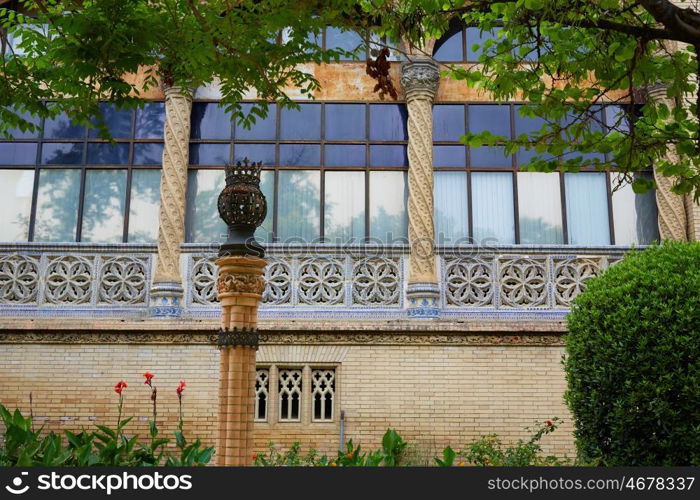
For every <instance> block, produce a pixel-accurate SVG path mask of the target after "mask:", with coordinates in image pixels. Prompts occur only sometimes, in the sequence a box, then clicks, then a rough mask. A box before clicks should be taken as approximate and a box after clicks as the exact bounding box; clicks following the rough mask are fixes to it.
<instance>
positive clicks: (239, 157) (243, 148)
mask: <svg viewBox="0 0 700 500" xmlns="http://www.w3.org/2000/svg"><path fill="white" fill-rule="evenodd" d="M233 152H234V158H233V161H234V162H239V161H243V160H245V159H246V158H248V160H250V161H252V162H259V161H260V162H262V164H263V165H275V164H276V163H277V162H275V145H274V144H236V145H235V146H234V150H233Z"/></svg>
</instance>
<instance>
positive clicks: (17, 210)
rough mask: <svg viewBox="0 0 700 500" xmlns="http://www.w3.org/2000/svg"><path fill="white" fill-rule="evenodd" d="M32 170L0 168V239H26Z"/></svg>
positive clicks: (32, 182) (32, 183)
mask: <svg viewBox="0 0 700 500" xmlns="http://www.w3.org/2000/svg"><path fill="white" fill-rule="evenodd" d="M33 186H34V171H33V170H0V214H2V217H0V241H27V239H28V238H29V214H30V212H31V208H32V187H33Z"/></svg>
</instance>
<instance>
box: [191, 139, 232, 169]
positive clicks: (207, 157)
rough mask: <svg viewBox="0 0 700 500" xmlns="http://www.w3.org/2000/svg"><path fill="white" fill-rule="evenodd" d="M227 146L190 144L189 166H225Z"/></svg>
mask: <svg viewBox="0 0 700 500" xmlns="http://www.w3.org/2000/svg"><path fill="white" fill-rule="evenodd" d="M229 149H230V146H229V145H228V144H190V165H226V164H228V162H229V156H228V155H229Z"/></svg>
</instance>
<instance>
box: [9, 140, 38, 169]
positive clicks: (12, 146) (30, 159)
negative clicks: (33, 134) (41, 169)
mask: <svg viewBox="0 0 700 500" xmlns="http://www.w3.org/2000/svg"><path fill="white" fill-rule="evenodd" d="M36 146H37V145H36V143H33V142H2V143H0V164H2V165H34V164H35V163H36Z"/></svg>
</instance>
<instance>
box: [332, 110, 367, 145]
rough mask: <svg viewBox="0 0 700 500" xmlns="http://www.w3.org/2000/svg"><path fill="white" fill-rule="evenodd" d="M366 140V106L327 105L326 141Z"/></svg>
mask: <svg viewBox="0 0 700 500" xmlns="http://www.w3.org/2000/svg"><path fill="white" fill-rule="evenodd" d="M364 139H365V105H364V104H326V140H330V141H353V140H357V141H361V140H364Z"/></svg>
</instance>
